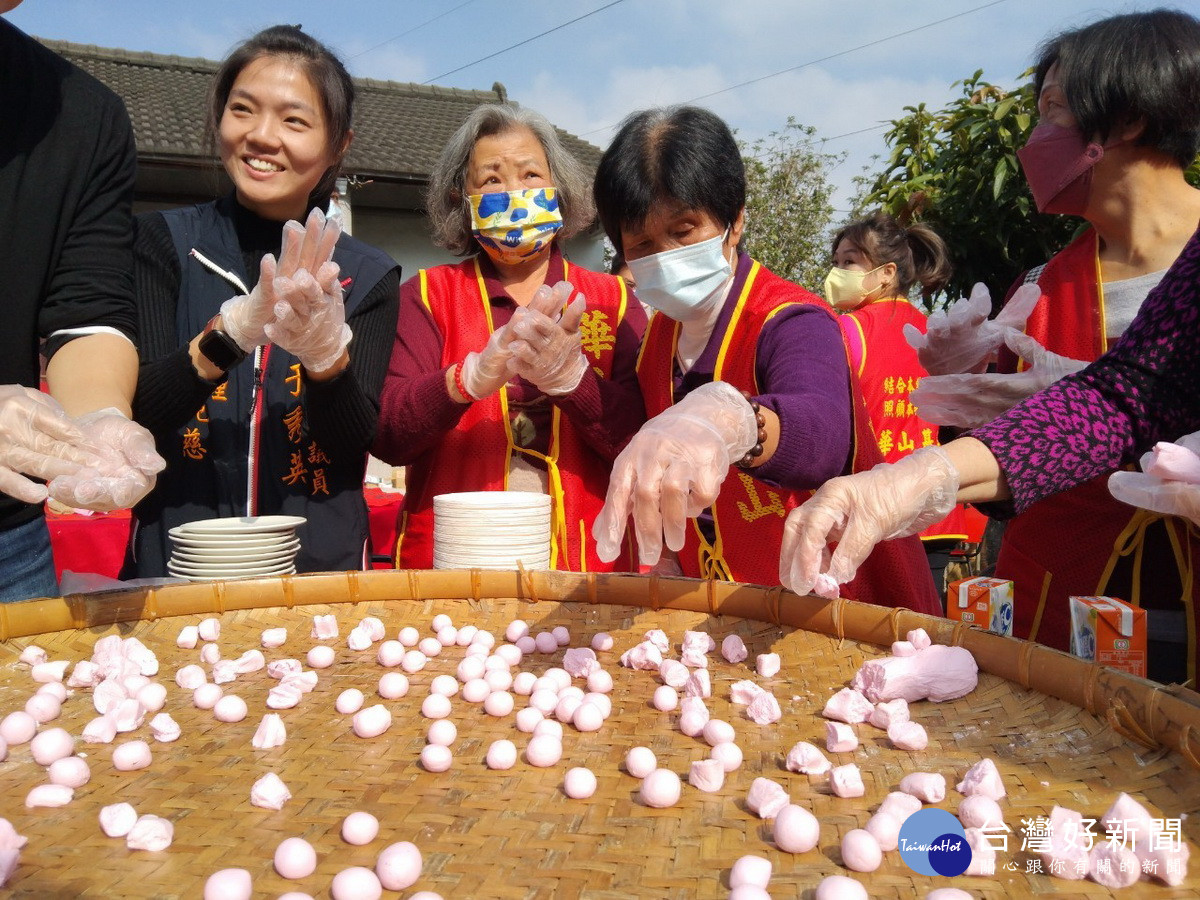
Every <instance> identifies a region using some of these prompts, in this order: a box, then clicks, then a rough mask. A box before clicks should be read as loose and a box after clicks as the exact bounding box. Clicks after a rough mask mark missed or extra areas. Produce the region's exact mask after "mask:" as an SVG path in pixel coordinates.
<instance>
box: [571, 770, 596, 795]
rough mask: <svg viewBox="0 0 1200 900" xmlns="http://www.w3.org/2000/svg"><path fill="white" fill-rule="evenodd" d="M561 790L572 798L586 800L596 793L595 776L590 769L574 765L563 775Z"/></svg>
mask: <svg viewBox="0 0 1200 900" xmlns="http://www.w3.org/2000/svg"><path fill="white" fill-rule="evenodd" d="M563 792H564V793H565V794H566V795H567V796H568V797H570V798H571V799H572V800H586V799H587V798H588V797H590V796H592V794H594V793H596V776H595V775H594V774H593V773H592V770H591V769H585V768H582V767H579V766H576V767H575V768H573V769H567V774H566V775H564V776H563Z"/></svg>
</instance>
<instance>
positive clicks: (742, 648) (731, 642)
mask: <svg viewBox="0 0 1200 900" xmlns="http://www.w3.org/2000/svg"><path fill="white" fill-rule="evenodd" d="M721 655H722V656H723V657H725V660H726V662H730V663H733V664H734V665H737V664H738V663H740V662H741V661H742V660H744V659H745V658H746V657H747V656H749V655H750V651H749V650H747V649H746V642H745V641H743V640H742V639H741V638H740V637H739V636H738V635H736V634H730V635H726V637H725V639H724V640H723V641H721Z"/></svg>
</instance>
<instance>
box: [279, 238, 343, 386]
mask: <svg viewBox="0 0 1200 900" xmlns="http://www.w3.org/2000/svg"><path fill="white" fill-rule="evenodd" d="M339 274H340V270H339V268H338V264H337V263H335V262H326V263H323V264H322V265H321V268H320V269H318V270H317V275H316V277H314V276H313V275H310V274H309V273H308V271H307V270H305V269H301V270H300V271H299V272H297V273H296V274H295V275H294V276H293V277H291V278H282V277H278V278H276V279H275V287H274V292H275V296H276V297H277V298H278V299H277V301H276V303H275V320H274V321H273V322H268V323H267V324H266V326H265V327H264V329H263V330H264V332H265V333H266V336H267V338H268V339H269V340H270V341H271V343H273V344H275V345H276V346H279V347H282V348H283V349H284V350H286V351H287V352H288V353H291V354H292V355H293V356H295V357H296V358H297V359H298V360H300V364H301V365H302V366H304V368H305V369H307V370H308V371H310V372H324V371H325V370H326V369H329V368H332V366H333V364H334V363H336V362H337V361H338V359H339V358H340V357H341V355H342V352H343V351H344V350H345V349H346V347H347V346H349V344H350V338H351V337H352V336H353V335H352V333H351V331H350V326H349V325H347V324H346V307H345V305H344V303H343V302H342V285H341V283H340V282H339V281H338V275H339Z"/></svg>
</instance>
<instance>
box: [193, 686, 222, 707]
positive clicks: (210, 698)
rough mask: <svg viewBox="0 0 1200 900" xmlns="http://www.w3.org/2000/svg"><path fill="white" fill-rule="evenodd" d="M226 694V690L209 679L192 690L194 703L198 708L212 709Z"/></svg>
mask: <svg viewBox="0 0 1200 900" xmlns="http://www.w3.org/2000/svg"><path fill="white" fill-rule="evenodd" d="M224 695H225V691H224V690H222V688H221V686H220V685H219V684H213V683H212V682H211V681H207V682H205V683H204V684H202V685H200V687H198V688H196V689H195V690H194V691H192V705H193V706H195V707H196V709H212V708H213V707H215V706H216V705H217V701H218V700H220V699H221V697H223V696H224Z"/></svg>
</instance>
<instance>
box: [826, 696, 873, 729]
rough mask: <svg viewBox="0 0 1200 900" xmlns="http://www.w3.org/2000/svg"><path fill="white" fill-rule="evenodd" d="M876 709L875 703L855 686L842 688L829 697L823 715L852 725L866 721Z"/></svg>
mask: <svg viewBox="0 0 1200 900" xmlns="http://www.w3.org/2000/svg"><path fill="white" fill-rule="evenodd" d="M874 711H875V704H874V703H872V702H871V701H870V700H868V699H867V698H866V697H864V696H863V695H862V694H861V693H860V692H858V691H856V690H854V689H853V688H842V689H841V690H840V691H838V692H837V693H836V694H834V695H833V696H832V697H830V698H829V700H828V702H826V704H825V708H824V709H823V710H821V715H823V716H824V717H825V718H827V719H836V720H837V721H839V722H846V723H848V724H851V725H855V724H858V723H859V722H865V721H867V719H869V718H870V717H871V713H873V712H874Z"/></svg>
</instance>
